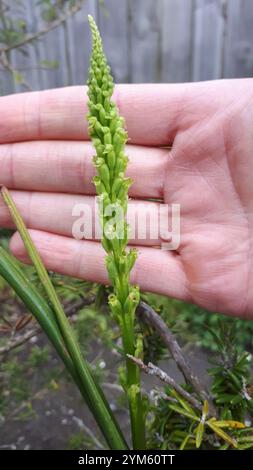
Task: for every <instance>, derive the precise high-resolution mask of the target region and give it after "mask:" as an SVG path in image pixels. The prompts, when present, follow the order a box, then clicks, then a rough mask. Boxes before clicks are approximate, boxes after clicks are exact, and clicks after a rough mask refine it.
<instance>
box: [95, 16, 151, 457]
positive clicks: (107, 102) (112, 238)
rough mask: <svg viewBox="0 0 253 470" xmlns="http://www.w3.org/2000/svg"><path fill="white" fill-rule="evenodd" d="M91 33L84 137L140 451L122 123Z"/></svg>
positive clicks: (135, 293)
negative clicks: (91, 156)
mask: <svg viewBox="0 0 253 470" xmlns="http://www.w3.org/2000/svg"><path fill="white" fill-rule="evenodd" d="M89 23H90V28H91V32H92V42H93V46H92V55H91V60H90V69H89V80H88V87H89V90H88V96H89V102H88V107H89V114H88V122H89V133H90V136H91V139H92V143H93V145H94V147H95V150H96V155H95V157H94V165H95V167H96V170H97V176H95V177H94V179H93V182H94V184H95V187H96V191H97V194H98V197H97V201H98V205H99V214H100V224H101V228H102V240H101V242H102V245H103V248H104V250H105V251H106V253H107V255H106V257H105V262H106V267H107V270H108V275H109V278H110V281H111V283H112V286H113V293H112V294H111V295H110V296H109V306H110V309H111V311H112V314H113V316H114V317H115V319H116V320H117V322H118V324H119V326H120V329H121V334H122V343H123V349H124V354H125V356H126V375H125V377H123V379H122V384H123V386H124V389H125V391H126V394H127V397H128V401H129V409H130V417H131V428H132V439H133V447H134V448H135V449H143V448H145V434H144V429H145V423H144V418H145V416H144V415H145V413H144V406H143V400H142V397H141V390H140V370H139V367H138V366H137V365H136V364H134V363H133V361H131V360H130V359H128V357H127V355H131V356H135V357H140V356H141V354H142V340H141V337H140V336H137V337H136V335H135V328H134V323H135V310H136V307H137V305H138V304H139V300H140V292H139V287H138V286H132V285H131V284H130V272H131V269H132V268H133V266H134V263H135V260H136V258H137V251H136V250H135V249H130V250H128V251H127V243H128V239H129V227H128V224H127V221H126V213H127V203H128V189H129V186H130V185H131V180H130V178H127V177H126V175H125V172H126V168H127V163H128V158H127V156H126V154H125V144H126V141H127V138H128V136H127V132H126V130H125V123H124V119H123V118H122V117H121V116H119V112H118V109H117V107H116V105H115V103H114V102H113V100H112V98H111V97H112V93H113V87H114V86H113V78H112V76H111V74H110V67H109V66H108V64H107V60H106V57H105V54H104V51H103V45H102V40H101V37H100V34H99V31H98V28H97V26H96V23H95V21H94V19H93V18H92V17H91V16H89Z"/></svg>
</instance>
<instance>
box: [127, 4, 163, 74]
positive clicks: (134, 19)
mask: <svg viewBox="0 0 253 470" xmlns="http://www.w3.org/2000/svg"><path fill="white" fill-rule="evenodd" d="M160 6H161V2H160V1H158V2H154V1H153V0H139V1H137V2H136V1H135V0H130V2H129V40H130V70H131V81H133V82H155V81H157V79H158V78H159V77H157V75H159V62H158V60H159V53H160V50H159V48H160V47H161V45H160V34H161V27H160V14H159V12H160Z"/></svg>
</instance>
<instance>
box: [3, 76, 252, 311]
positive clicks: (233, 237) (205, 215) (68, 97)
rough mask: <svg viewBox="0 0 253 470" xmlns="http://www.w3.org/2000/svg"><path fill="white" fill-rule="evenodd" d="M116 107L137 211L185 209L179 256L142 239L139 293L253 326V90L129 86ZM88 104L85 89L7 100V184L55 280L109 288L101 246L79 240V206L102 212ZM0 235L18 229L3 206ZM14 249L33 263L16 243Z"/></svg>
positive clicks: (223, 84)
mask: <svg viewBox="0 0 253 470" xmlns="http://www.w3.org/2000/svg"><path fill="white" fill-rule="evenodd" d="M115 100H116V102H117V104H118V107H119V109H120V113H121V115H123V116H124V117H125V119H126V125H127V130H128V133H129V144H128V146H127V153H128V155H129V158H130V164H129V168H128V174H129V176H131V178H132V179H133V180H134V183H133V185H132V187H131V189H130V196H131V201H130V204H129V212H130V213H131V212H133V211H135V212H136V210H137V212H141V211H143V217H144V216H145V210H146V209H147V210H148V211H149V212H151V213H152V210H153V209H154V210H155V208H156V205H157V204H158V202H155V201H154V200H155V199H159V200H160V199H162V200H163V203H166V204H168V205H169V206H168V207H170V205H171V204H172V203H177V204H180V208H181V242H180V245H179V247H178V249H177V250H176V251H166V250H161V249H159V247H160V244H161V241H160V240H159V239H157V240H153V239H152V240H149V239H147V240H140V239H139V240H138V238H136V237H135V239H134V240H132V243H134V244H135V245H137V247H138V251H139V256H138V260H137V263H136V266H135V268H134V270H133V273H132V282H134V283H138V284H139V285H140V287H141V288H142V289H143V290H147V291H153V292H157V293H161V294H165V295H169V296H173V297H177V298H180V299H184V300H187V301H191V302H194V303H197V304H199V305H201V306H203V307H206V308H208V309H210V310H213V311H220V312H224V313H228V314H232V315H238V316H241V317H250V316H251V317H252V316H253V289H252V287H253V270H252V259H253V243H252V239H253V157H252V149H253V131H252V122H253V108H252V102H253V81H252V80H250V79H249V80H228V81H216V82H215V81H214V82H203V83H196V84H181V85H119V86H117V87H116V90H115ZM86 102H87V99H86V94H85V90H84V87H73V88H65V89H58V90H50V91H45V92H34V93H27V94H21V95H14V96H9V97H3V98H1V99H0V111H1V124H0V142H1V146H0V183H1V184H3V185H6V186H7V187H9V188H10V189H12V195H13V197H14V199H15V201H16V203H17V205H18V207H19V209H20V211H21V213H22V215H23V217H24V219H25V221H26V224H27V225H28V227H29V228H30V229H31V235H32V237H33V239H34V242H35V243H36V246H37V247H38V249H39V251H40V253H41V256H42V258H43V260H44V262H45V264H46V265H47V267H48V268H49V269H50V270H55V271H58V272H61V273H64V274H68V275H72V276H78V277H81V278H83V279H87V280H91V281H97V282H103V283H106V282H108V279H107V275H106V269H105V266H104V251H103V249H102V247H101V245H100V243H99V241H94V240H75V239H73V237H72V225H73V216H72V209H73V206H74V205H75V204H76V203H82V204H83V203H85V204H86V205H89V206H91V207H92V208H94V206H95V204H94V194H95V190H94V186H93V184H92V183H91V179H92V176H93V175H94V169H93V166H92V155H93V153H94V152H93V149H92V146H91V144H90V142H89V141H88V134H87V124H86V123H85V113H86ZM169 145H172V149H171V150H168V148H166V147H168V146H169ZM150 199H152V201H150ZM144 205H145V206H144ZM139 216H140V218H141V213H140V214H139ZM0 225H1V226H4V227H10V226H11V221H10V217H9V214H8V211H7V210H6V208H5V207H4V205H3V203H1V205H0ZM11 249H12V251H13V253H14V254H15V255H16V256H17V257H18V258H20V259H21V260H23V261H25V262H26V261H28V259H27V255H26V253H25V249H24V247H23V245H22V242H21V240H20V238H19V236H18V235H17V234H15V235H14V236H13V238H12V241H11Z"/></svg>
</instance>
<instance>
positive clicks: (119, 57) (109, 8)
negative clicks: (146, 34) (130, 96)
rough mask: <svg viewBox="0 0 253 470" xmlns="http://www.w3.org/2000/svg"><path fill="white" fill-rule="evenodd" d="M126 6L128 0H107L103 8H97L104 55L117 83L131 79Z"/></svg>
mask: <svg viewBox="0 0 253 470" xmlns="http://www.w3.org/2000/svg"><path fill="white" fill-rule="evenodd" d="M128 7H129V5H128V0H120V2H115V0H107V1H106V2H105V8H99V9H98V24H99V28H100V30H101V33H102V35H103V41H104V46H105V50H106V55H107V57H108V61H109V63H110V66H111V69H112V73H113V76H114V78H115V81H117V82H119V83H123V82H129V81H130V80H131V76H130V64H129V56H130V41H129V29H128V25H129V23H128V20H129V18H128V15H129V10H128Z"/></svg>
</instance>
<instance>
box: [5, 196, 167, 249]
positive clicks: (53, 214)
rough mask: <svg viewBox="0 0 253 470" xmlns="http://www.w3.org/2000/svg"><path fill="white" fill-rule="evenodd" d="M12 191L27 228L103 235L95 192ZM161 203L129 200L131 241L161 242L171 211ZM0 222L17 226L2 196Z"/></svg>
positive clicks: (80, 235) (78, 235)
mask: <svg viewBox="0 0 253 470" xmlns="http://www.w3.org/2000/svg"><path fill="white" fill-rule="evenodd" d="M11 195H12V197H13V199H14V201H15V204H16V206H17V208H18V210H19V212H20V214H21V216H22V218H23V220H24V222H25V224H26V226H27V227H28V228H31V229H36V230H43V231H46V232H51V233H56V234H59V235H64V236H67V237H74V238H78V239H83V238H85V239H91V240H92V239H97V240H99V239H100V224H99V216H98V208H97V205H96V203H95V198H94V197H93V196H81V195H76V196H75V195H71V194H52V193H36V192H34V193H33V192H25V191H11ZM162 206H163V205H162V204H159V203H156V202H149V201H138V200H130V201H129V206H128V221H129V224H130V227H131V239H130V243H131V244H135V245H136V244H140V245H150V246H152V245H159V246H160V245H161V239H160V237H159V234H160V233H161V230H162V229H161V227H164V228H165V229H167V230H168V221H167V218H168V216H167V214H168V212H167V213H166V211H165V210H164V207H163V208H162V210H161V207H162ZM166 207H167V206H166ZM166 207H165V209H166ZM166 210H167V209H166ZM0 226H1V227H5V228H14V227H15V226H14V224H13V222H12V218H11V215H10V212H9V210H8V208H7V207H6V205H5V203H4V202H3V200H2V199H0Z"/></svg>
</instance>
